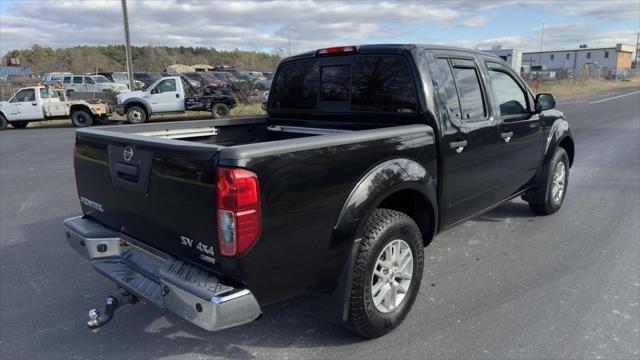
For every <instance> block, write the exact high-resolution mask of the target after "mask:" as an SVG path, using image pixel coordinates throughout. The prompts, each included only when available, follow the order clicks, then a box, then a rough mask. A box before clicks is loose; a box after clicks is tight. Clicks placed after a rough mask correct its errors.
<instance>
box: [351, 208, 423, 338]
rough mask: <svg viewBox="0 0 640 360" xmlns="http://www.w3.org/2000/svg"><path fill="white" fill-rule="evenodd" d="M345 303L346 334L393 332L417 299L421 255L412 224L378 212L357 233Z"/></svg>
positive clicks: (372, 335)
mask: <svg viewBox="0 0 640 360" xmlns="http://www.w3.org/2000/svg"><path fill="white" fill-rule="evenodd" d="M361 236H362V242H361V245H360V251H359V253H358V257H357V259H356V264H355V268H354V273H353V280H352V283H351V296H350V298H349V316H348V322H347V324H346V326H347V328H349V330H351V331H353V332H355V333H357V334H359V335H361V336H364V337H367V338H376V337H379V336H382V335H385V334H387V333H389V332H390V331H392V330H393V329H394V328H396V327H397V326H398V325H400V323H401V322H402V321H403V320H404V318H405V317H406V316H407V314H408V313H409V311H410V310H411V307H412V306H413V302H414V301H415V299H416V296H417V294H418V290H419V288H420V282H421V281H422V269H423V266H424V249H423V245H422V236H421V234H420V230H419V229H418V226H417V225H416V223H415V222H414V221H413V220H412V219H411V218H410V217H409V216H407V215H406V214H403V213H401V212H398V211H394V210H388V209H376V210H375V211H374V212H373V214H371V216H370V217H369V219H368V220H367V222H366V224H365V226H364V229H363V230H362V233H361Z"/></svg>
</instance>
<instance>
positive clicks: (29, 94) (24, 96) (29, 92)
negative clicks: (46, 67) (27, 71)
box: [11, 89, 36, 102]
mask: <svg viewBox="0 0 640 360" xmlns="http://www.w3.org/2000/svg"><path fill="white" fill-rule="evenodd" d="M31 101H36V91H35V90H34V89H22V90H20V91H18V92H17V93H16V95H15V96H14V97H13V100H12V101H11V102H31Z"/></svg>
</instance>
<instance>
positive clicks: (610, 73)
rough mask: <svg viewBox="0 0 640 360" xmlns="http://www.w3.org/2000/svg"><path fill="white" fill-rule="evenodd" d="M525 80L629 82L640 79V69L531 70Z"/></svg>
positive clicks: (524, 75) (526, 74) (525, 75)
mask: <svg viewBox="0 0 640 360" xmlns="http://www.w3.org/2000/svg"><path fill="white" fill-rule="evenodd" d="M522 76H523V77H524V79H525V80H541V81H547V80H587V79H591V80H623V81H624V80H630V79H633V78H640V69H626V70H622V69H611V70H607V69H600V68H595V67H589V68H588V69H582V70H576V69H546V70H531V71H529V72H526V73H524V74H522Z"/></svg>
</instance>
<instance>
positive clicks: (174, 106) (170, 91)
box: [149, 78, 184, 112]
mask: <svg viewBox="0 0 640 360" xmlns="http://www.w3.org/2000/svg"><path fill="white" fill-rule="evenodd" d="M180 86H181V84H180V83H179V81H176V78H168V79H164V80H162V81H160V82H159V83H157V84H156V86H154V87H153V88H152V89H151V90H150V92H151V94H150V96H149V102H150V103H151V109H152V111H153V112H181V111H184V99H183V97H182V96H181V95H180V94H181V91H180V90H181V87H180Z"/></svg>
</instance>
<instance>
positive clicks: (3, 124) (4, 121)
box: [0, 114, 9, 130]
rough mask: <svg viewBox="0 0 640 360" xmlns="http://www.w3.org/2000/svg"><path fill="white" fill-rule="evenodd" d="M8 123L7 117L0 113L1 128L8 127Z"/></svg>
mask: <svg viewBox="0 0 640 360" xmlns="http://www.w3.org/2000/svg"><path fill="white" fill-rule="evenodd" d="M8 124H9V122H8V121H7V118H6V117H4V115H2V114H0V130H4V129H6V128H7V125H8Z"/></svg>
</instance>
